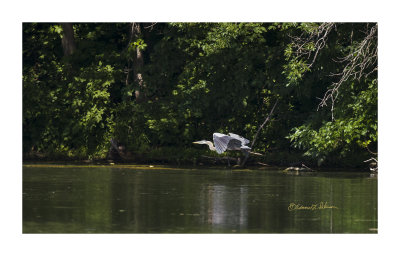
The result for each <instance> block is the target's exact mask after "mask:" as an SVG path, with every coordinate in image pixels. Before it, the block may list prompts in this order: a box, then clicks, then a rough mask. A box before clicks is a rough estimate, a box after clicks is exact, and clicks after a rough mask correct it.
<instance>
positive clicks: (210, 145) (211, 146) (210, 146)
mask: <svg viewBox="0 0 400 256" xmlns="http://www.w3.org/2000/svg"><path fill="white" fill-rule="evenodd" d="M206 143H207V145H208V147H209V148H210V150H211V151H217V149H215V147H214V145H213V143H212V142H211V141H206Z"/></svg>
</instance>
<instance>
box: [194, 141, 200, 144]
mask: <svg viewBox="0 0 400 256" xmlns="http://www.w3.org/2000/svg"><path fill="white" fill-rule="evenodd" d="M193 144H201V143H200V141H194V142H193Z"/></svg>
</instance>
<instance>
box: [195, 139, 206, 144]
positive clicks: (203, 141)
mask: <svg viewBox="0 0 400 256" xmlns="http://www.w3.org/2000/svg"><path fill="white" fill-rule="evenodd" d="M193 143H194V144H207V141H206V140H200V141H194V142H193Z"/></svg>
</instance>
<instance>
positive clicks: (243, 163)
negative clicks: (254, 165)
mask: <svg viewBox="0 0 400 256" xmlns="http://www.w3.org/2000/svg"><path fill="white" fill-rule="evenodd" d="M277 103H278V99H277V100H276V101H275V104H274V106H273V107H272V109H271V111H270V112H269V114H268V116H267V117H266V118H265V120H264V122H263V123H262V124H261V125H260V126H259V127H258V130H257V132H256V135H254V138H253V141H252V142H251V146H250V148H253V147H254V144H255V143H256V140H257V137H258V134H259V133H260V131H261V130H262V128H264V126H265V125H266V124H267V122H268V121H269V120H270V118H271V116H272V113H273V112H274V110H275V107H276V104H277ZM249 155H250V154H247V155H246V156H245V158H244V159H243V161H242V163H241V164H240V166H241V167H243V166H244V165H245V164H246V161H247V159H248V158H249Z"/></svg>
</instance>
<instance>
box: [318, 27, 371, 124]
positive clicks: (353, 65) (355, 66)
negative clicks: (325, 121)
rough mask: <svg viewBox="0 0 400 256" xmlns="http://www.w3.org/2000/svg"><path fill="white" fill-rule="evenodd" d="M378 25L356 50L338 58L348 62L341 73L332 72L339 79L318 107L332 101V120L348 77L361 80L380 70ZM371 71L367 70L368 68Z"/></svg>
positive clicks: (342, 61)
mask: <svg viewBox="0 0 400 256" xmlns="http://www.w3.org/2000/svg"><path fill="white" fill-rule="evenodd" d="M377 30H378V25H375V26H373V27H372V28H371V29H370V31H369V33H368V34H367V36H366V37H365V38H364V40H363V41H362V42H361V43H360V44H359V45H357V47H356V48H355V50H354V51H351V52H350V53H349V54H348V55H346V56H345V57H344V58H341V59H338V60H337V61H336V62H341V63H346V65H345V67H344V68H343V70H342V71H341V72H340V73H337V74H331V75H332V76H340V78H339V81H337V82H335V83H333V84H332V85H331V88H330V89H328V90H327V91H326V92H325V95H324V97H323V98H322V100H321V102H320V103H319V105H318V109H317V110H319V109H320V108H322V107H325V106H327V105H328V102H329V101H330V103H331V105H332V106H331V112H332V121H333V120H334V116H333V110H334V105H335V101H336V99H337V97H338V96H339V88H340V86H341V85H342V84H343V83H344V82H346V81H347V80H348V79H356V80H358V81H359V80H360V79H361V78H362V77H368V76H369V75H370V74H371V73H373V72H374V71H376V70H378V67H377V60H378V48H377V47H376V43H375V40H376V38H377ZM369 69H371V70H370V71H368V72H366V70H369Z"/></svg>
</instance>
